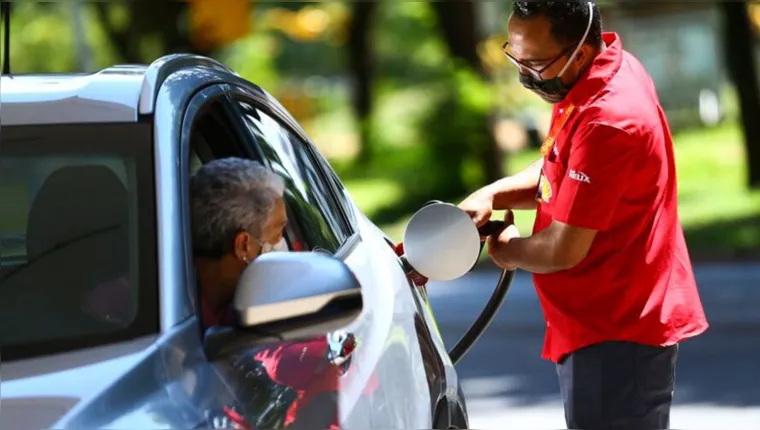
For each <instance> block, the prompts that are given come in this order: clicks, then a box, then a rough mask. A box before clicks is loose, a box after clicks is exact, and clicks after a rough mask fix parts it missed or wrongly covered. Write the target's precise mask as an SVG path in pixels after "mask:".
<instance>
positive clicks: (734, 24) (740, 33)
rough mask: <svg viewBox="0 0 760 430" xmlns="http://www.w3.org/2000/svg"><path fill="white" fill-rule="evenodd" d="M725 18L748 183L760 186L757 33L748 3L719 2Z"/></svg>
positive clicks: (729, 59) (731, 73)
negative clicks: (745, 155) (751, 19)
mask: <svg viewBox="0 0 760 430" xmlns="http://www.w3.org/2000/svg"><path fill="white" fill-rule="evenodd" d="M720 7H721V8H722V10H723V14H724V18H725V23H726V24H725V30H726V33H725V49H726V62H727V66H728V71H729V75H730V77H731V80H732V81H733V82H734V85H735V86H736V90H737V93H738V94H739V106H740V108H741V121H742V126H743V127H742V129H743V131H744V143H745V145H744V146H745V148H746V153H747V167H748V169H747V170H748V178H747V180H748V185H749V186H750V187H751V188H760V121H758V116H760V86H758V75H757V59H756V55H755V45H756V40H755V34H754V32H753V29H752V24H751V21H750V16H749V10H748V5H747V2H744V1H741V2H739V1H735V2H734V1H725V2H720Z"/></svg>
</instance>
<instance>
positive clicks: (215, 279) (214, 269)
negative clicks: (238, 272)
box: [195, 259, 234, 313]
mask: <svg viewBox="0 0 760 430" xmlns="http://www.w3.org/2000/svg"><path fill="white" fill-rule="evenodd" d="M222 266H223V265H222V264H221V261H216V260H206V259H200V260H196V262H195V268H196V272H197V274H198V282H199V283H200V289H201V299H202V300H204V301H205V303H206V306H208V307H209V310H211V311H212V312H214V313H218V312H220V311H222V310H224V309H225V308H226V307H227V306H228V305H229V301H230V297H227V295H228V294H227V293H226V292H227V291H234V287H233V288H231V287H230V285H229V284H230V281H229V280H228V279H227V278H226V276H224V273H225V270H224V269H223V267H222Z"/></svg>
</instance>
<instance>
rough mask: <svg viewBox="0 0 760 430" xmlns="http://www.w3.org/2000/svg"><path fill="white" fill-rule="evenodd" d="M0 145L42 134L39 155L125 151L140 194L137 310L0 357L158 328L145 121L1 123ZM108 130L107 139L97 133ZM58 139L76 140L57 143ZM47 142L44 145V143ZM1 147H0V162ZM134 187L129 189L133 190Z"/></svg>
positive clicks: (9, 348) (87, 344)
mask: <svg viewBox="0 0 760 430" xmlns="http://www.w3.org/2000/svg"><path fill="white" fill-rule="evenodd" d="M93 127H103V128H108V129H109V130H108V131H107V132H106V131H102V130H101V131H100V132H99V133H98V138H97V139H94V138H93V131H92V129H93ZM2 133H3V140H4V142H3V145H2V147H3V149H4V151H3V152H4V153H5V151H7V147H8V140H7V139H9V135H11V137H10V138H14V137H15V138H17V139H19V138H20V139H35V138H38V139H39V138H40V136H43V139H44V141H43V142H38V143H35V145H38V146H36V147H37V148H44V149H43V150H42V152H41V154H40V155H43V156H44V155H45V153H46V152H48V153H49V154H51V155H52V154H56V155H57V154H66V153H71V154H76V155H88V153H94V154H97V153H104V154H113V155H119V154H128V155H129V156H131V157H134V160H135V167H136V170H137V171H138V172H140V171H143V172H145V171H147V172H149V173H144V174H142V175H140V174H139V173H138V174H137V175H136V178H135V179H136V181H137V190H136V193H137V195H138V198H139V199H140V201H139V203H138V205H137V208H132V209H136V210H137V211H138V212H137V230H138V232H139V240H138V242H137V247H138V249H137V252H138V260H137V266H138V275H137V276H138V279H139V280H138V286H137V288H138V289H139V291H138V299H137V313H136V315H135V318H134V320H133V321H132V323H131V324H130V325H129V326H128V327H127V328H125V329H120V330H115V331H110V332H105V333H96V334H90V335H84V336H78V337H70V338H62V339H52V340H46V341H35V342H31V343H25V344H11V345H4V346H2V359H3V361H8V362H11V361H17V360H25V359H31V358H36V357H41V356H50V355H54V354H61V353H66V352H72V351H76V350H82V349H87V348H93V347H99V346H105V345H111V344H116V343H121V342H126V341H130V340H133V339H137V338H140V337H144V336H148V335H154V334H157V333H159V332H160V297H159V295H160V288H159V281H158V232H157V227H156V182H155V163H154V145H153V127H152V124H150V123H145V122H136V123H84V124H79V123H72V124H44V125H19V126H4V127H3V130H2ZM103 135H107V136H110V137H111V138H110V139H108V143H103V140H102V139H101V137H102V136H103ZM61 142H76V143H75V144H71V143H61ZM48 148H49V149H48ZM2 155H3V153H0V165H2V163H3V160H2ZM133 192H135V191H130V193H133Z"/></svg>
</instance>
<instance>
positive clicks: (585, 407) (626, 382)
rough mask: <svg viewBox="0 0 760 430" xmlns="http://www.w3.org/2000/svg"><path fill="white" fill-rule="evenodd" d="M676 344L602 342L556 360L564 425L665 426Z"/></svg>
mask: <svg viewBox="0 0 760 430" xmlns="http://www.w3.org/2000/svg"><path fill="white" fill-rule="evenodd" d="M677 355H678V345H673V346H670V347H664V348H663V347H654V346H647V345H641V344H636V343H630V342H604V343H600V344H596V345H592V346H588V347H585V348H583V349H580V350H578V351H575V352H574V353H572V354H570V355H568V356H566V357H564V358H563V359H562V360H561V361H560V363H559V364H557V375H558V376H559V385H560V390H561V391H562V399H563V401H564V403H565V421H566V423H567V428H568V429H584V430H601V429H614V430H628V429H631V430H655V429H668V428H670V405H671V403H672V400H673V390H674V385H675V369H676V357H677Z"/></svg>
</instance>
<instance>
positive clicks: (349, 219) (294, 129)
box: [230, 87, 361, 259]
mask: <svg viewBox="0 0 760 430" xmlns="http://www.w3.org/2000/svg"><path fill="white" fill-rule="evenodd" d="M230 99H231V101H232V102H233V105H234V108H235V109H237V111H238V113H239V119H240V123H241V125H242V126H243V127H245V124H244V119H243V117H244V115H245V114H244V113H243V111H242V109H241V108H240V107H239V105H238V102H243V103H248V104H250V105H251V106H252V107H254V108H256V109H259V110H261V111H262V112H263V113H264V114H266V115H268V116H269V117H270V118H271V119H273V120H274V121H276V122H277V123H278V124H279V125H280V126H281V127H282V128H283V129H284V130H286V131H288V132H289V133H291V134H293V136H294V137H296V138H298V140H299V141H300V144H301V145H302V149H303V150H305V151H306V153H307V155H308V156H309V158H310V159H311V161H312V162H313V163H314V169H315V171H316V172H317V174H318V175H319V178H320V179H321V181H322V182H323V183H324V184H325V186H326V187H327V191H328V193H329V196H327V198H328V200H329V201H330V203H331V205H332V206H333V210H335V211H336V212H337V215H338V218H339V219H340V222H341V224H342V227H343V228H344V229H345V232H341V234H340V236H341V237H343V236H345V239H343V241H342V243H341V244H340V245H339V246H338V249H337V250H336V251H335V253H334V256H335V257H336V258H340V259H345V257H346V256H348V255H349V254H350V253H351V252H352V251H353V249H354V248H355V247H356V246H357V245H358V244H359V243H360V242H361V235H360V233H359V228H358V226H357V223H356V218H355V216H353V215H354V214H351V215H349V214H348V213H347V209H348V208H346V204H348V202H347V201H346V202H345V203H346V204H344V202H343V198H342V194H341V193H340V192H339V191H338V190H337V189H336V187H335V184H334V183H333V182H332V181H333V180H334V179H331V176H337V175H335V173H334V172H332V175H330V173H328V172H326V171H325V168H326V164H327V161H326V160H325V159H324V157H323V156H322V154H320V153H319V152H318V151H317V150H316V147H315V145H314V143H313V142H312V140H311V139H310V138H309V137H308V136H307V135H306V133H305V131H304V130H303V129H302V128H301V126H300V125H299V124H298V122H297V121H296V120H295V119H293V118H292V116H290V114H289V113H288V112H287V111H286V110H285V109H284V108H283V107H282V106H279V105H278V104H276V100H274V99H273V98H272V97H271V96H269V95H267V94H265V93H263V90H262V94H259V93H257V92H253V91H249V90H248V89H246V88H243V87H235V88H234V90H233V91H231V93H230ZM251 140H254V138H253V137H252V138H251ZM251 144H252V145H254V146H256V147H257V148H256V152H257V153H258V154H259V155H260V156H261V157H262V159H265V157H264V156H263V152H262V151H261V149H260V148H258V145H259V143H258V142H256V141H252V142H251ZM266 163H267V164H268V160H266Z"/></svg>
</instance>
